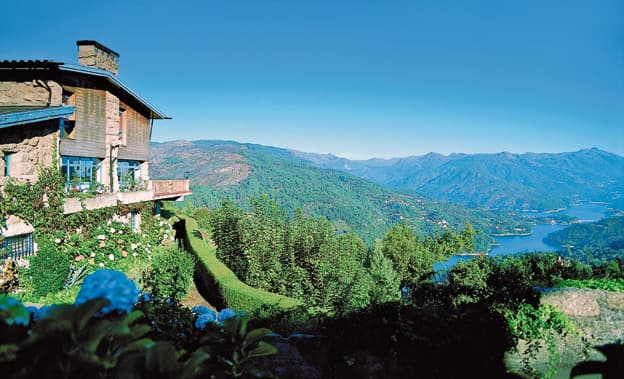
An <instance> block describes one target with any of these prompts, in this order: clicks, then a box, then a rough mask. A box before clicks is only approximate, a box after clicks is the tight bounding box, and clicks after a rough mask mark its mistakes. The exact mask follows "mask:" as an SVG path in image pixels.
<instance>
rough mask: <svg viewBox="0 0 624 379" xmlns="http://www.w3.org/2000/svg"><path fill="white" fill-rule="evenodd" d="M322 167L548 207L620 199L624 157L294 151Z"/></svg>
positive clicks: (451, 194)
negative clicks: (354, 155) (358, 156)
mask: <svg viewBox="0 0 624 379" xmlns="http://www.w3.org/2000/svg"><path fill="white" fill-rule="evenodd" d="M291 153H292V154H293V155H294V156H296V157H299V158H302V159H305V160H307V161H309V162H312V163H314V164H315V165H317V166H318V167H323V168H331V169H336V170H340V171H344V172H348V173H350V174H353V175H355V176H359V177H361V178H364V179H367V180H370V181H372V182H375V183H378V184H381V185H384V186H388V187H390V188H394V189H398V190H403V191H405V190H408V191H413V192H415V193H419V194H422V195H424V196H427V197H429V198H432V199H437V200H440V201H449V202H453V203H458V204H463V205H467V206H471V207H476V206H482V207H487V208H510V209H516V210H518V209H537V210H549V209H557V208H561V207H565V206H567V205H569V204H572V203H575V202H577V201H579V200H590V201H607V202H611V201H619V200H618V199H621V195H622V194H623V193H624V157H621V156H619V155H616V154H612V153H609V152H606V151H602V150H599V149H597V148H592V149H584V150H580V151H577V152H572V153H557V154H536V153H526V154H511V153H498V154H451V155H448V156H446V155H440V154H435V153H430V154H427V155H423V156H412V157H407V158H395V159H386V160H384V159H371V160H366V161H352V160H348V159H344V158H340V157H336V156H332V155H322V154H310V153H301V152H297V151H291Z"/></svg>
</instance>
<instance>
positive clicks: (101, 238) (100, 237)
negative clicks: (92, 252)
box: [97, 234, 106, 241]
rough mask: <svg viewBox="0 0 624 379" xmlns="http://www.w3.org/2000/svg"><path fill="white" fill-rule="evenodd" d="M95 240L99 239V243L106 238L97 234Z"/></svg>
mask: <svg viewBox="0 0 624 379" xmlns="http://www.w3.org/2000/svg"><path fill="white" fill-rule="evenodd" d="M97 239H99V240H100V241H102V240H105V239H106V236H105V235H104V234H99V235H98V236H97Z"/></svg>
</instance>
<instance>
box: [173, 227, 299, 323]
mask: <svg viewBox="0 0 624 379" xmlns="http://www.w3.org/2000/svg"><path fill="white" fill-rule="evenodd" d="M181 218H182V220H184V233H185V239H186V241H185V244H186V247H187V249H188V251H189V252H190V253H192V254H194V255H195V256H196V258H197V267H196V270H195V275H196V277H195V282H196V283H197V287H198V290H199V291H200V293H201V294H202V295H203V296H204V297H205V298H206V299H207V300H208V301H209V302H210V303H211V304H212V305H214V306H215V307H217V308H219V309H220V308H224V307H229V308H233V309H235V310H237V311H244V312H249V313H251V312H253V311H255V310H257V309H259V308H260V307H263V306H267V305H268V306H272V307H274V308H276V310H278V311H285V310H288V309H292V308H296V307H298V306H300V305H301V302H300V301H299V300H296V299H293V298H290V297H287V296H283V295H278V294H275V293H271V292H267V291H262V290H259V289H256V288H253V287H250V286H248V285H247V284H245V283H243V282H241V281H240V280H239V279H238V278H237V277H236V275H235V274H234V273H233V272H232V271H231V270H230V269H229V268H228V267H227V266H226V265H225V264H223V263H222V262H221V261H220V260H218V259H217V257H216V255H215V252H216V249H215V247H214V245H213V244H212V241H210V240H204V239H203V238H202V234H201V233H200V229H199V226H198V225H197V221H195V220H194V219H193V218H190V217H185V216H181Z"/></svg>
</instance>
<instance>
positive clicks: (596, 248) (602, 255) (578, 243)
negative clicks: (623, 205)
mask: <svg viewBox="0 0 624 379" xmlns="http://www.w3.org/2000/svg"><path fill="white" fill-rule="evenodd" d="M547 241H548V242H550V243H556V244H559V245H560V246H563V247H564V248H568V249H570V251H571V252H572V253H573V256H574V257H575V258H577V259H583V260H590V261H591V260H594V259H596V260H602V259H613V258H616V257H617V258H620V259H622V258H624V217H622V216H619V217H609V218H605V219H602V220H600V221H597V222H588V223H582V224H576V225H572V226H569V227H567V228H565V229H563V230H560V231H558V232H555V233H552V234H550V235H549V236H548V237H547Z"/></svg>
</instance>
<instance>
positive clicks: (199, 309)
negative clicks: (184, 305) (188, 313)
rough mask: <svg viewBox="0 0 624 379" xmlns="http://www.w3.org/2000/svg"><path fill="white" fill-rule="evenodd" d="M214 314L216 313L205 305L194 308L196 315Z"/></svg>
mask: <svg viewBox="0 0 624 379" xmlns="http://www.w3.org/2000/svg"><path fill="white" fill-rule="evenodd" d="M208 312H212V313H215V312H214V311H213V310H212V309H210V308H208V307H207V306H205V305H196V306H194V307H193V313H195V314H196V315H203V314H204V313H208Z"/></svg>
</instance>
